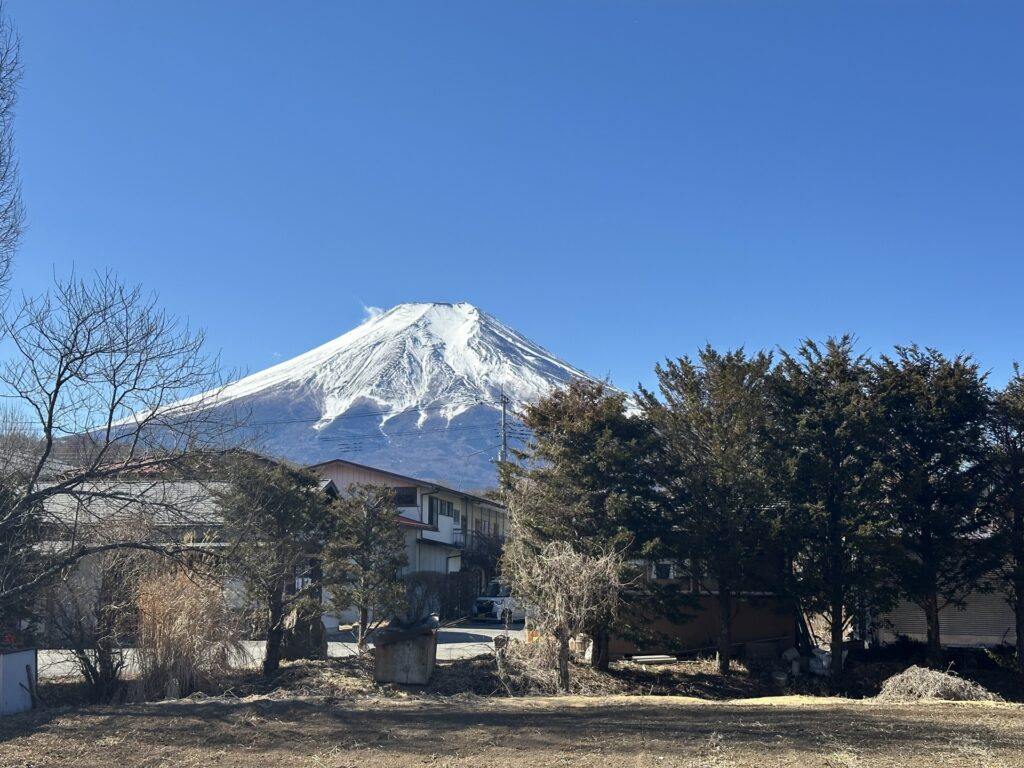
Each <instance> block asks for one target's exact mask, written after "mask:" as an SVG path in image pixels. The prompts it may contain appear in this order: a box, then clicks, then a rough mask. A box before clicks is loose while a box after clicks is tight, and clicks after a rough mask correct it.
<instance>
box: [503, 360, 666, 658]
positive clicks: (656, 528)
mask: <svg viewBox="0 0 1024 768" xmlns="http://www.w3.org/2000/svg"><path fill="white" fill-rule="evenodd" d="M522 416H523V422H524V423H525V424H526V426H527V427H529V428H530V430H531V431H532V433H533V440H532V442H531V443H530V444H529V445H528V446H527V448H526V449H525V450H523V451H516V452H515V453H516V456H517V458H518V460H519V464H512V463H507V464H505V465H504V466H503V468H502V476H503V478H502V479H503V483H504V484H505V485H506V487H507V488H511V487H515V486H516V484H517V482H518V481H520V480H528V481H529V487H530V493H529V494H527V495H526V497H525V498H524V499H522V503H521V504H520V505H519V508H518V518H519V521H520V523H521V526H522V528H521V530H523V531H524V534H525V535H526V536H528V538H529V540H530V542H531V544H536V545H537V546H543V545H544V544H545V543H547V542H557V541H561V542H567V543H568V544H569V545H570V546H571V547H572V548H573V549H574V550H575V551H576V552H579V553H581V554H583V555H587V556H591V557H603V556H605V555H607V554H609V553H618V554H620V555H622V556H623V559H624V561H627V562H628V561H629V560H630V559H633V560H636V559H640V558H643V557H645V556H647V555H648V554H649V553H650V552H652V551H654V550H655V549H656V548H657V546H658V544H659V535H660V534H661V532H662V528H661V518H660V515H659V510H658V507H657V505H656V504H655V499H654V483H655V477H654V472H653V467H654V462H653V457H654V451H653V449H652V444H653V440H654V434H653V431H652V429H651V425H650V424H649V423H648V421H647V420H646V419H644V418H643V417H642V416H640V415H637V414H630V413H628V412H627V398H626V395H624V394H623V393H621V392H618V391H615V390H612V389H611V388H609V387H608V386H607V385H605V384H602V383H598V382H590V381H581V380H576V381H573V382H571V383H570V384H569V386H568V387H566V388H565V389H561V390H556V391H554V392H552V393H551V394H550V395H548V396H547V397H544V398H542V399H541V400H540V401H538V402H537V403H535V404H533V405H529V406H527V407H526V409H525V412H524V413H523V415H522ZM632 581H633V579H632V577H631V576H628V575H624V578H623V582H624V583H630V582H632ZM586 629H587V632H588V633H589V634H590V635H591V637H592V638H593V641H594V652H593V655H592V660H593V664H594V666H596V667H598V668H600V669H606V668H607V666H608V640H609V636H610V632H611V630H612V627H611V626H610V624H609V622H608V621H607V620H604V619H602V618H592V619H591V620H590V621H589V624H588V626H587V628H586ZM616 630H617V631H622V632H626V633H628V632H630V630H631V628H630V627H628V626H624V625H621V624H620V625H617V626H616Z"/></svg>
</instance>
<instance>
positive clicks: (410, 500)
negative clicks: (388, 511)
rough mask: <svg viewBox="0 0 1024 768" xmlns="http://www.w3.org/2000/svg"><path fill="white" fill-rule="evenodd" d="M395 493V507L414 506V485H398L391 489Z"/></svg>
mask: <svg viewBox="0 0 1024 768" xmlns="http://www.w3.org/2000/svg"><path fill="white" fill-rule="evenodd" d="M392 490H393V491H394V493H395V506H396V507H415V506H417V504H416V486H415V485H408V486H403V485H400V486H398V487H396V488H393V489H392Z"/></svg>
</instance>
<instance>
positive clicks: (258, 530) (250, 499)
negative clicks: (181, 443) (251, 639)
mask: <svg viewBox="0 0 1024 768" xmlns="http://www.w3.org/2000/svg"><path fill="white" fill-rule="evenodd" d="M228 477H229V482H228V483H227V485H226V487H224V488H222V489H219V490H217V491H216V497H217V500H218V502H219V508H220V513H221V517H222V518H223V520H224V525H225V533H226V535H227V538H228V540H229V541H231V542H232V543H233V545H234V547H235V549H234V551H233V553H232V554H233V555H234V556H235V559H234V562H235V564H236V567H237V569H238V575H239V576H240V577H241V578H242V579H243V580H244V582H245V584H246V586H247V588H248V591H249V593H250V595H252V596H253V597H254V598H256V599H258V600H259V601H260V603H261V604H262V606H263V608H264V609H265V611H266V630H267V639H266V651H265V654H264V657H263V673H264V674H265V675H271V674H273V673H274V672H275V671H276V670H277V668H278V666H279V665H280V662H281V642H282V639H283V637H284V631H285V628H284V621H283V620H284V617H285V613H286V612H287V609H288V608H289V607H290V606H291V605H292V604H295V603H297V601H301V600H302V599H303V598H305V597H306V596H307V595H309V594H310V593H311V592H313V591H315V590H316V589H318V587H319V585H318V583H317V580H316V578H315V577H316V576H317V574H316V558H317V557H318V555H319V552H320V547H321V545H322V542H323V539H324V536H325V532H326V525H327V523H328V499H327V496H326V495H325V494H323V493H322V492H321V491H320V480H319V478H318V477H317V476H316V475H314V474H313V473H312V472H309V471H307V470H304V469H295V468H292V467H290V466H286V465H284V464H279V463H275V462H270V461H268V460H265V459H262V458H259V457H257V456H251V455H244V454H243V455H240V456H236V457H233V458H232V460H231V461H230V464H229V467H228ZM300 583H305V584H307V586H306V587H305V588H303V589H299V590H297V589H296V588H295V587H296V584H300Z"/></svg>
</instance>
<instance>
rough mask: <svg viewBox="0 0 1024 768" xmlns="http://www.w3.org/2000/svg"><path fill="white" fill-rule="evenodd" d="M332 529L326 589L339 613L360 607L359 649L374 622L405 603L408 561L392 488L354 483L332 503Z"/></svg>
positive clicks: (327, 551) (327, 547)
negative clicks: (404, 577) (405, 578)
mask: <svg viewBox="0 0 1024 768" xmlns="http://www.w3.org/2000/svg"><path fill="white" fill-rule="evenodd" d="M332 515H333V525H332V531H331V534H330V536H329V538H328V540H327V543H326V545H325V546H324V550H323V559H322V568H323V574H324V586H326V587H327V589H328V590H329V591H330V593H331V601H332V603H333V604H334V607H335V608H336V609H338V610H346V609H348V608H350V607H355V609H356V612H357V615H358V618H357V626H356V630H357V631H356V641H357V644H358V648H359V650H364V649H365V648H366V645H367V640H368V638H369V635H370V632H371V631H372V626H371V624H372V623H373V622H375V621H380V620H382V619H386V618H389V617H391V616H392V615H394V614H395V613H398V612H399V611H400V610H401V609H402V608H403V606H404V605H405V602H406V601H405V587H404V584H403V582H402V578H401V575H400V574H401V570H402V568H403V567H405V565H406V563H407V562H408V557H407V555H406V552H405V537H404V536H403V535H402V531H401V529H399V527H398V507H396V506H395V495H394V490H393V489H392V488H388V487H386V486H382V485H366V484H357V483H354V484H352V485H350V486H349V487H348V489H347V490H346V492H345V495H344V496H343V497H342V498H340V499H338V500H337V501H335V502H334V504H333V505H332Z"/></svg>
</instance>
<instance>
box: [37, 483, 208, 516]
mask: <svg viewBox="0 0 1024 768" xmlns="http://www.w3.org/2000/svg"><path fill="white" fill-rule="evenodd" d="M226 487H227V483H223V482H211V483H199V482H187V481H167V482H160V481H154V480H118V481H107V482H94V483H84V484H82V485H80V486H76V487H74V488H73V489H70V490H68V491H62V492H60V493H57V494H54V495H53V496H49V497H47V498H46V499H45V500H44V502H43V510H44V514H45V515H46V516H47V517H49V518H50V519H51V520H52V521H53V522H56V523H63V524H65V525H68V524H74V523H77V524H88V523H90V522H101V521H102V522H104V523H110V522H125V523H130V522H132V521H134V520H138V519H139V518H140V517H145V518H148V519H149V520H150V521H151V522H153V523H155V524H156V525H166V526H172V525H219V524H220V523H221V522H222V521H221V518H220V514H219V512H218V509H217V503H216V499H215V497H214V492H215V491H217V490H220V489H224V488H226Z"/></svg>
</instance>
